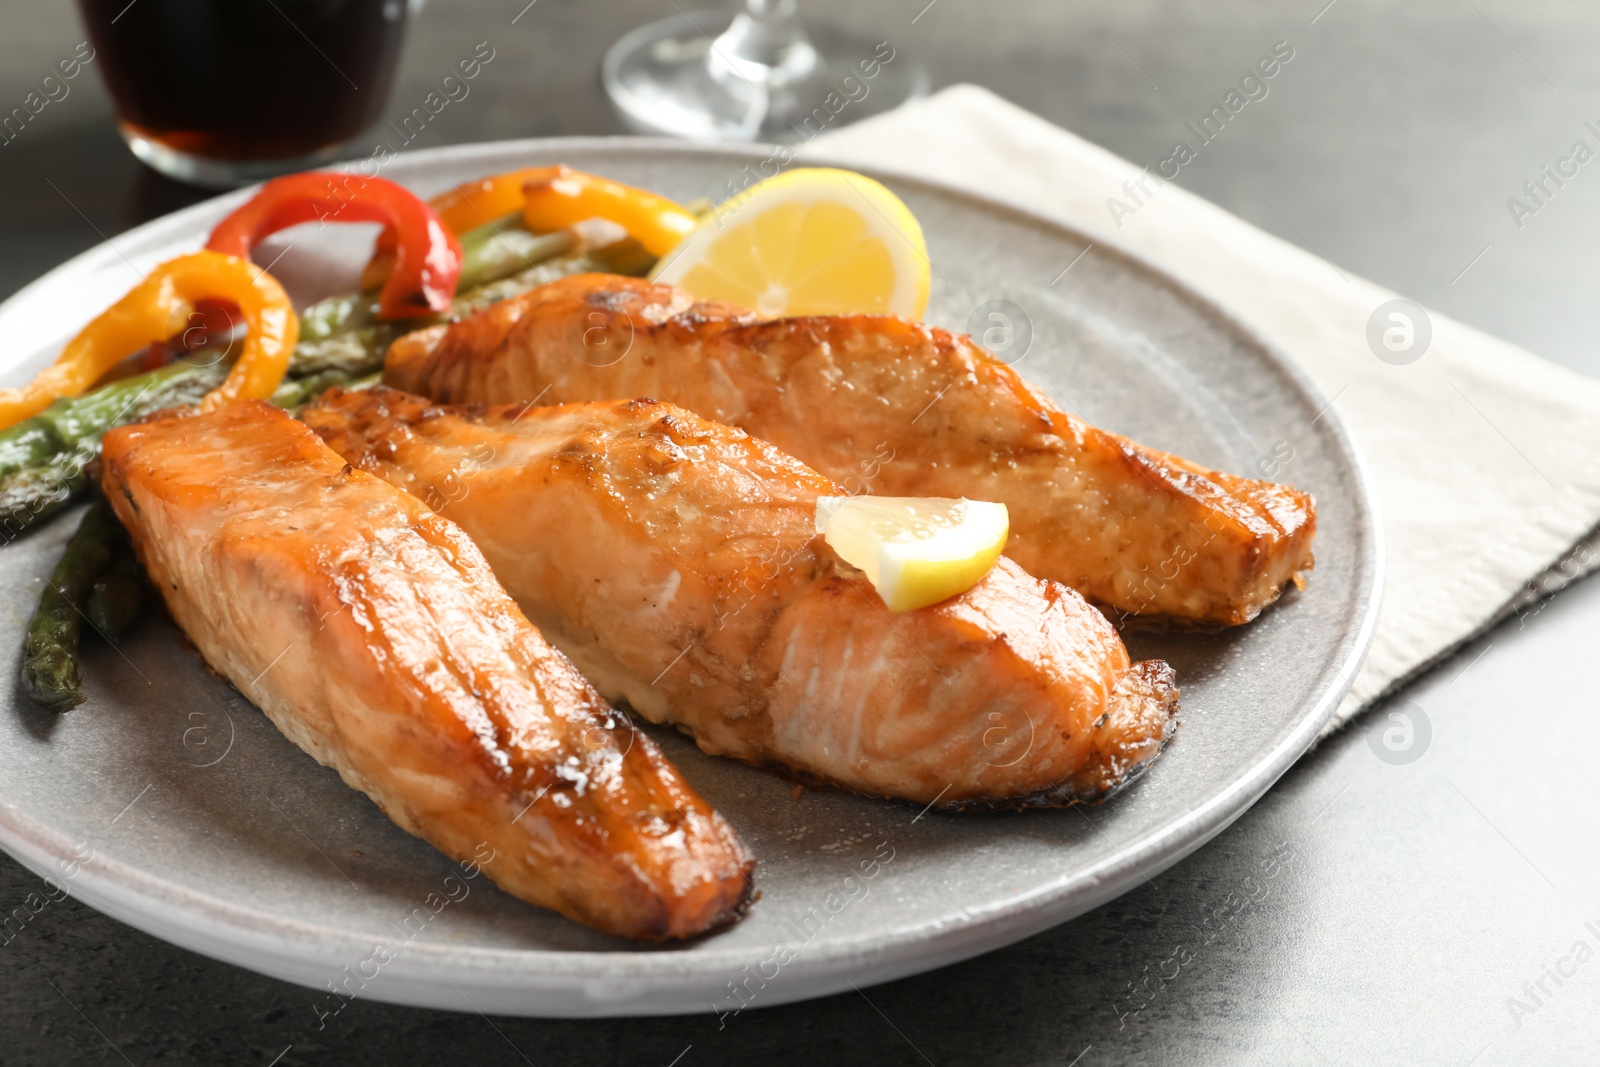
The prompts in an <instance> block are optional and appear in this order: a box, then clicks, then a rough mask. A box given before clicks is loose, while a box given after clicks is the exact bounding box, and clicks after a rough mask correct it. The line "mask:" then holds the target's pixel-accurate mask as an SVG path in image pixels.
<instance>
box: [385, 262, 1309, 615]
mask: <svg viewBox="0 0 1600 1067" xmlns="http://www.w3.org/2000/svg"><path fill="white" fill-rule="evenodd" d="M384 380H385V382H386V383H387V384H389V385H392V386H395V387H396V388H399V389H404V390H407V391H409V392H413V393H418V394H420V395H423V396H427V397H430V398H432V399H434V400H436V401H440V402H443V403H504V402H509V401H517V400H521V401H528V400H533V399H535V398H538V399H539V401H540V402H541V403H547V404H555V403H567V402H570V401H579V400H606V399H627V398H631V397H636V396H652V397H656V398H659V399H662V400H667V401H671V402H672V403H675V404H679V405H681V406H683V407H686V408H689V409H690V410H692V411H694V412H696V413H698V414H700V415H703V416H705V417H706V418H711V419H716V420H717V421H719V422H726V423H730V424H732V425H734V426H738V427H741V428H742V429H745V430H747V431H749V432H750V433H752V434H754V435H756V436H757V437H761V438H765V439H766V440H768V441H771V442H772V443H773V444H775V445H777V446H778V447H779V448H781V449H783V450H784V451H785V452H788V453H790V454H791V455H794V456H797V457H799V458H800V459H801V460H803V461H805V462H806V463H808V464H810V465H811V466H812V467H814V468H815V469H817V470H818V471H821V472H822V473H823V474H825V475H827V476H829V477H830V478H833V479H834V480H836V481H838V482H842V483H843V484H845V485H846V486H848V487H850V488H851V489H852V490H854V491H863V490H864V491H867V492H871V493H876V494H880V495H886V496H945V497H959V496H965V497H968V498H971V499H974V500H994V501H999V502H1001V503H1004V504H1005V505H1006V506H1007V508H1008V509H1009V510H1010V513H1011V541H1010V545H1009V547H1008V548H1007V550H1006V551H1007V554H1008V555H1009V556H1010V557H1011V558H1012V559H1014V560H1016V561H1017V562H1018V563H1020V564H1021V565H1022V566H1023V567H1024V568H1025V569H1026V570H1028V571H1029V572H1031V573H1033V574H1036V575H1038V576H1040V577H1043V578H1051V579H1054V580H1056V581H1059V582H1062V583H1064V584H1066V585H1070V586H1072V587H1073V588H1074V589H1076V590H1078V591H1079V592H1080V593H1082V594H1083V595H1084V596H1086V597H1088V598H1089V599H1090V600H1092V601H1094V602H1096V603H1097V604H1100V605H1103V606H1105V607H1106V608H1107V609H1109V611H1110V613H1111V614H1113V615H1117V614H1124V615H1126V614H1134V615H1144V616H1154V617H1164V618H1166V619H1170V620H1174V621H1178V622H1181V623H1187V624H1194V625H1201V626H1223V625H1235V624H1238V623H1243V622H1248V621H1249V620H1250V619H1252V618H1254V617H1255V616H1256V615H1257V614H1258V613H1259V612H1260V611H1261V609H1262V608H1264V607H1266V606H1267V605H1268V604H1270V603H1272V602H1273V601H1274V600H1275V599H1276V598H1277V597H1278V595H1279V593H1280V591H1281V590H1282V589H1283V588H1284V586H1285V584H1286V583H1289V582H1296V583H1298V582H1299V581H1300V576H1301V574H1302V573H1303V572H1305V571H1307V570H1309V569H1310V568H1311V565H1312V558H1311V539H1312V534H1313V533H1314V532H1315V529H1316V512H1315V508H1314V505H1313V502H1312V499H1311V497H1310V495H1309V494H1307V493H1303V492H1300V491H1298V490H1296V489H1292V488H1289V487H1287V486H1282V485H1276V484H1274V483H1271V482H1264V481H1256V480H1253V479H1249V478H1241V477H1237V476H1234V475H1231V474H1225V473H1222V472H1219V471H1211V470H1206V469H1204V468H1202V467H1200V466H1198V465H1196V464H1194V463H1190V462H1188V461H1186V460H1183V459H1180V458H1178V457H1176V456H1171V455H1167V454H1166V453H1163V452H1158V451H1155V450H1154V449H1149V448H1144V447H1142V446H1140V445H1137V444H1135V443H1134V442H1132V441H1129V440H1128V439H1126V438H1124V437H1119V436H1117V435H1116V434H1112V433H1106V432H1105V431H1103V430H1097V429H1095V428H1094V427H1093V426H1090V425H1088V424H1087V423H1085V422H1083V421H1082V420H1081V419H1077V418H1074V417H1073V416H1071V415H1069V414H1067V413H1066V412H1064V411H1062V410H1061V409H1059V408H1058V407H1056V406H1055V405H1054V404H1053V403H1052V402H1051V401H1050V400H1049V399H1048V398H1046V397H1045V396H1044V394H1043V393H1041V392H1040V391H1039V390H1037V389H1035V388H1033V387H1032V386H1030V385H1029V384H1028V383H1027V382H1026V381H1024V380H1023V379H1022V378H1021V377H1020V376H1019V375H1018V374H1017V373H1016V372H1015V371H1013V370H1012V369H1011V368H1010V367H1008V366H1006V365H1005V364H1003V363H1000V362H999V361H997V360H995V359H994V358H993V357H991V356H990V355H989V354H988V353H987V352H985V351H984V350H983V349H981V348H979V347H978V346H977V345H976V344H975V343H973V341H972V340H971V339H970V338H967V337H963V336H959V335H956V334H952V333H949V332H947V331H945V330H941V329H936V328H934V327H931V326H926V325H923V324H921V323H916V322H908V321H906V320H903V319H899V318H894V317H889V316H874V315H841V316H815V317H807V318H789V319H776V320H771V321H765V322H763V321H758V320H757V319H756V318H755V316H754V315H753V314H752V313H750V312H748V311H744V310H742V309H740V308H735V307H730V306H728V305H725V304H715V303H696V302H695V301H694V300H693V299H692V298H690V297H689V296H687V295H685V294H684V293H682V292H680V291H678V290H676V289H673V288H671V287H668V286H663V285H655V284H652V283H650V282H646V281H641V280H639V279H636V278H624V277H620V276H616V275H606V274H583V275H577V276H574V277H571V278H567V279H564V280H562V281H558V282H554V283H552V284H550V285H545V286H541V287H539V288H537V289H534V290H532V291H530V292H528V293H527V294H525V295H523V296H519V297H515V298H512V299H510V300H506V301H503V302H501V303H499V304H496V305H494V306H492V307H490V308H488V309H486V310H484V311H482V312H479V313H478V314H477V315H474V316H472V317H470V318H468V319H465V320H463V321H461V322H458V323H455V324H453V325H447V326H437V327H431V328H428V329H425V330H421V331H418V332H416V333H412V334H409V335H407V336H405V337H402V338H400V339H399V340H397V341H396V342H395V343H394V344H393V345H392V346H391V347H390V349H389V353H388V362H387V366H386V369H385V373H384Z"/></svg>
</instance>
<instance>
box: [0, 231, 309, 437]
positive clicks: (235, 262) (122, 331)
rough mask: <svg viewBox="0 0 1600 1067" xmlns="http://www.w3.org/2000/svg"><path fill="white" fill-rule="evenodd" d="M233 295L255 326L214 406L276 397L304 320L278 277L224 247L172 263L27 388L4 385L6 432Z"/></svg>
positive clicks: (210, 401) (0, 425) (0, 393)
mask: <svg viewBox="0 0 1600 1067" xmlns="http://www.w3.org/2000/svg"><path fill="white" fill-rule="evenodd" d="M206 298H211V299H214V300H226V301H229V302H231V303H233V304H235V305H237V306H238V308H239V313H240V315H241V316H242V317H243V319H244V321H245V324H246V326H247V327H248V331H247V333H246V334H245V339H244V346H243V349H242V350H241V352H240V354H239V358H238V359H237V360H236V361H235V362H234V364H233V369H232V370H230V371H229V372H228V377H227V378H226V379H225V380H224V381H223V383H222V384H221V385H219V386H218V387H217V388H215V389H213V390H212V391H211V392H210V393H208V394H207V395H206V398H205V400H204V401H203V403H202V405H201V406H202V407H203V408H205V409H207V410H210V409H212V408H215V407H218V406H220V405H222V404H225V403H227V402H229V401H231V400H242V399H252V398H265V397H269V396H271V395H272V392H273V390H274V389H276V388H277V387H278V383H279V382H280V381H282V380H283V373H284V371H285V370H286V369H287V368H288V366H289V356H290V354H291V353H293V352H294V346H295V343H296V342H297V341H299V339H300V320H299V318H298V317H297V316H296V315H295V312H294V305H293V304H291V303H290V302H289V297H288V295H287V294H286V293H285V292H284V291H283V286H281V285H279V284H278V282H277V280H276V279H275V278H273V277H272V275H270V274H268V273H267V272H266V271H264V270H262V269H261V268H260V267H257V266H255V265H254V264H252V263H250V262H248V261H246V260H243V259H239V258H238V257H236V256H228V255H223V254H222V253H220V252H194V253H191V254H189V255H186V256H179V257H178V258H177V259H172V260H168V261H167V262H166V263H163V264H161V266H159V267H157V268H156V269H155V270H153V271H151V272H150V275H149V277H147V278H145V280H144V281H142V282H140V283H139V284H138V285H136V286H134V287H133V289H131V290H130V291H129V292H128V295H126V296H124V297H123V298H122V299H121V300H118V301H117V302H116V303H115V304H113V305H111V307H110V308H108V309H106V310H105V311H104V312H102V313H101V314H100V316H99V317H98V318H96V319H95V320H94V321H93V322H91V323H89V325H87V326H85V327H84V328H83V329H82V330H81V331H80V332H79V333H78V335H77V336H76V337H74V338H73V339H72V340H71V341H68V342H67V346H66V348H64V349H62V351H61V355H60V356H59V357H57V359H56V361H55V363H53V364H52V365H51V366H49V367H47V368H45V369H44V370H43V371H41V372H40V373H39V374H38V376H37V377H35V378H34V379H33V381H32V382H30V383H29V384H27V385H25V386H23V387H22V388H20V389H0V429H4V428H6V427H8V426H13V425H15V424H16V423H19V422H21V421H22V420H23V419H26V418H29V417H30V416H33V415H37V414H38V413H39V412H41V411H43V410H44V409H45V408H47V407H49V406H50V402H51V401H52V400H55V399H56V398H57V397H61V396H78V395H79V394H81V393H83V392H84V391H86V390H87V389H89V388H90V387H91V386H93V385H94V384H95V382H97V381H99V380H100V378H101V377H102V376H103V375H104V374H105V373H106V371H108V370H110V369H111V368H112V367H114V366H116V365H117V363H119V362H120V361H121V360H122V359H124V358H125V357H127V356H128V355H130V354H132V353H134V352H136V351H138V350H139V349H141V348H143V347H145V346H146V345H149V344H151V343H152V342H155V341H165V340H166V339H167V338H168V337H170V336H171V335H172V334H173V333H175V332H177V331H178V330H181V329H182V328H183V323H185V322H187V321H188V318H189V315H190V314H191V313H192V312H193V310H194V304H195V302H196V301H197V300H202V299H206Z"/></svg>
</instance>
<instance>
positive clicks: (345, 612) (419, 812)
mask: <svg viewBox="0 0 1600 1067" xmlns="http://www.w3.org/2000/svg"><path fill="white" fill-rule="evenodd" d="M102 482H103V485H104V488H105V493H106V496H107V498H109V499H110V501H111V504H112V506H113V507H114V508H115V509H116V513H117V516H118V518H120V519H121V520H122V522H123V524H124V525H125V526H127V528H128V531H129V533H130V534H131V535H132V537H133V542H134V545H135V547H136V548H137V549H138V553H139V558H140V559H141V560H142V561H143V563H144V565H145V568H146V569H147V570H148V572H149V574H150V579H151V581H152V582H154V583H155V585H156V587H157V588H159V589H160V590H161V592H162V595H163V596H165V597H166V601H167V607H168V608H170V609H171V611H172V616H173V618H174V619H176V620H177V622H178V625H179V626H181V627H182V628H183V632H184V633H185V634H187V635H188V637H189V640H190V641H192V642H193V643H194V645H195V647H196V648H198V649H199V651H200V654H201V655H202V656H204V657H205V661H206V662H207V663H208V664H210V665H211V667H212V668H213V669H214V670H216V671H217V672H218V673H220V674H222V675H223V676H224V677H226V678H227V679H228V680H229V681H231V682H232V683H233V684H234V685H235V686H236V687H238V689H239V691H240V692H241V693H243V694H244V695H245V696H246V697H248V698H249V699H250V700H252V701H254V702H255V704H256V705H257V706H258V707H260V708H261V709H262V710H263V711H265V712H266V713H267V716H268V717H269V718H270V719H271V720H272V721H273V723H274V724H276V726H277V727H278V729H280V730H282V731H283V733H284V735H285V736H286V737H288V738H289V740H291V741H293V742H294V743H295V744H296V745H299V746H300V748H302V749H304V750H305V751H306V752H307V753H309V754H310V755H311V756H313V757H315V758H316V759H317V761H318V762H319V763H322V764H324V765H326V766H329V767H332V768H334V769H335V770H337V771H338V772H339V774H340V776H341V777H342V778H343V779H344V780H345V782H346V783H347V784H349V785H350V786H351V787H353V788H355V789H359V790H361V791H362V792H363V793H365V794H367V796H369V797H371V798H372V800H373V801H374V802H375V803H376V804H377V805H378V806H379V807H380V808H382V809H383V810H384V812H385V813H386V814H387V815H388V816H389V817H390V818H391V819H393V820H394V821H395V822H396V823H397V824H398V825H399V826H400V827H402V828H403V829H405V830H407V831H409V832H410V833H413V834H415V835H416V836H418V837H420V838H423V839H424V840H426V841H428V842H429V843H430V844H432V845H433V846H434V847H435V848H437V849H439V851H441V852H443V853H444V854H445V855H447V856H449V857H450V858H452V859H456V860H470V861H472V862H476V863H478V864H479V865H480V866H481V867H482V868H483V870H485V871H486V872H487V873H488V875H489V876H490V877H491V878H492V879H493V880H494V881H495V883H496V884H498V885H499V886H500V887H501V888H502V889H504V890H506V891H507V892H508V893H511V894H513V895H515V896H517V897H520V898H522V899H523V900H526V901H528V902H529V903H531V904H537V905H540V906H542V907H546V908H552V909H554V910H555V911H558V912H560V913H561V914H562V915H565V916H567V917H568V918H571V919H576V920H577V921H579V922H582V923H587V924H588V925H590V926H593V927H595V928H596V929H599V930H603V931H605V932H606V933H610V934H617V935H620V936H623V937H632V938H643V939H647V940H662V939H667V938H684V937H693V936H694V935H696V934H699V933H702V932H703V931H706V930H709V929H711V928H713V927H716V926H718V925H720V924H722V923H726V922H728V921H729V920H731V919H733V918H735V917H737V916H738V915H739V914H740V913H741V912H742V910H743V908H744V907H745V904H746V902H747V900H748V898H749V892H750V876H751V872H752V869H753V867H754V864H753V861H752V860H751V858H750V854H749V853H748V852H747V851H746V850H745V848H744V846H743V844H741V843H740V841H739V838H738V836H737V835H736V834H735V833H734V831H733V830H732V828H730V827H729V826H728V824H727V823H726V822H724V821H723V819H722V817H721V816H719V815H718V814H717V813H716V812H715V811H713V810H712V809H711V807H710V806H709V805H708V804H707V803H706V802H705V801H704V800H703V799H701V797H700V796H699V795H698V794H696V792H695V791H694V789H693V788H691V787H690V785H689V784H688V783H687V782H685V781H684V780H683V778H682V777H681V776H680V775H679V774H678V772H677V770H676V769H675V768H674V767H673V766H672V765H671V764H669V763H668V762H667V761H666V759H665V758H664V757H663V756H662V755H661V752H660V750H659V749H658V748H657V747H656V746H655V745H654V744H653V743H651V741H650V740H649V739H648V738H647V737H644V736H642V735H640V734H638V733H637V732H635V730H634V728H633V727H632V725H631V724H630V722H629V720H628V719H627V717H626V716H624V715H622V714H621V713H620V712H617V711H616V710H614V709H613V708H612V707H611V706H610V705H608V704H607V703H606V702H605V700H604V699H602V698H601V697H600V695H599V694H598V693H596V692H595V691H594V689H593V688H591V687H590V686H589V684H588V683H587V682H585V681H584V679H583V677H582V676H581V675H580V674H579V673H578V672H577V669H576V668H574V667H573V665H572V663H571V662H570V661H568V660H567V658H566V657H565V656H563V655H562V654H561V653H559V652H557V651H556V650H555V649H553V648H552V647H550V645H549V644H547V643H546V642H545V640H544V639H543V638H542V637H541V636H540V634H539V632H538V631H537V630H535V629H534V628H533V627H532V626H531V625H529V623H528V621H527V619H526V618H525V617H524V616H523V614H522V612H521V611H520V610H518V608H517V606H516V604H515V603H513V602H512V600H511V598H510V597H509V596H507V595H506V592H505V590H504V589H502V588H501V586H500V584H499V583H498V582H497V581H495V578H494V575H493V573H492V572H491V571H490V570H489V565H488V564H487V563H485V562H484V559H483V556H482V554H481V553H479V552H478V550H477V549H476V548H475V547H474V546H473V544H472V542H471V541H470V540H468V538H467V536H466V535H465V534H463V533H462V532H461V530H460V528H458V527H457V526H456V525H455V524H453V523H451V522H450V521H448V520H447V519H442V518H440V517H439V516H438V515H436V514H434V513H433V512H432V511H430V510H429V509H428V508H427V507H426V506H425V505H424V504H423V503H422V502H421V501H420V500H417V499H416V498H415V497H412V496H409V495H407V494H405V493H402V492H400V491H399V490H397V489H395V488H393V487H392V486H390V485H389V484H388V483H386V482H384V481H382V480H381V479H378V478H374V477H372V476H371V475H369V474H365V473H363V472H361V471H358V470H354V469H352V468H351V467H350V466H349V465H348V464H346V463H345V461H344V460H343V459H341V458H339V456H338V455H336V454H335V453H334V452H333V451H332V450H331V449H329V448H328V447H327V446H325V445H324V444H323V443H322V442H321V441H319V440H318V439H317V437H316V435H315V434H313V433H312V432H311V431H310V430H308V429H306V428H305V427H304V426H303V425H301V424H300V423H298V422H295V421H294V420H292V419H290V418H289V417H288V416H287V415H285V414H284V413H283V412H281V411H279V410H278V409H276V408H274V407H272V406H271V405H269V404H266V403H264V402H261V401H249V402H241V403H236V404H232V405H229V406H227V407H224V408H221V409H219V410H217V411H214V412H209V413H206V414H196V413H189V414H172V415H165V416H160V417H157V418H154V419H152V420H151V421H148V422H144V423H140V424H136V425H131V426H125V427H122V428H120V429H116V430H112V431H111V432H110V433H108V434H106V437H105V446H104V475H103V478H102ZM485 857H488V858H487V859H486V858H485Z"/></svg>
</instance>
